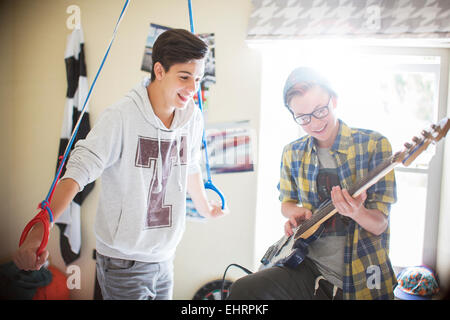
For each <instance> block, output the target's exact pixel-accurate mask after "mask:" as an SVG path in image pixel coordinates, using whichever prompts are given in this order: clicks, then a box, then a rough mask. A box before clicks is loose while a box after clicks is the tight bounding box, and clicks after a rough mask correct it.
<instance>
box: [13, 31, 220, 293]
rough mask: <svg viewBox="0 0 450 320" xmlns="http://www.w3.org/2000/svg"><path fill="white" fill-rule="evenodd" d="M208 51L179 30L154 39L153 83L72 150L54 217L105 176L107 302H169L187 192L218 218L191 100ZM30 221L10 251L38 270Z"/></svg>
mask: <svg viewBox="0 0 450 320" xmlns="http://www.w3.org/2000/svg"><path fill="white" fill-rule="evenodd" d="M207 51H208V47H207V45H206V44H205V43H204V42H203V41H202V40H201V39H199V38H198V37H196V36H195V35H193V34H191V33H190V32H188V31H186V30H182V29H172V30H168V31H166V32H164V33H162V34H161V35H160V36H159V37H158V39H157V40H156V42H155V44H154V47H153V53H152V60H153V67H152V73H151V79H148V78H147V79H144V81H142V82H141V83H139V84H138V85H137V86H136V87H135V88H133V89H132V90H131V91H130V92H129V93H128V94H127V95H126V96H125V97H124V98H122V99H121V100H119V101H118V102H117V103H116V104H114V105H112V106H110V107H109V108H107V109H106V110H105V111H104V112H103V113H102V114H101V116H100V117H99V119H98V121H97V122H96V124H95V126H94V127H93V128H92V130H91V131H90V133H89V134H88V136H87V137H86V139H85V140H80V141H79V142H78V143H77V144H76V146H75V148H74V150H73V151H72V152H71V155H70V158H69V160H68V162H67V168H66V172H65V175H64V176H63V177H62V179H61V180H60V182H59V183H58V185H57V187H56V189H55V193H54V196H53V201H52V203H51V205H50V207H51V210H52V212H53V215H54V219H55V220H56V219H57V218H58V217H59V216H60V215H61V214H62V213H63V212H64V210H65V209H66V207H68V205H69V204H70V202H71V201H72V199H73V198H74V197H75V195H76V194H77V193H78V192H79V191H81V190H83V188H84V186H86V185H87V184H88V183H90V182H92V181H94V180H95V179H97V178H98V177H100V176H101V177H102V184H101V185H102V189H101V193H100V200H99V204H98V209H97V215H96V220H95V234H96V250H97V276H98V281H99V284H100V288H101V290H102V295H103V298H105V299H171V298H172V290H173V257H174V254H175V249H176V246H177V245H178V243H179V241H180V240H181V237H182V234H183V231H184V228H185V217H186V191H187V192H189V194H190V196H191V198H192V200H193V202H194V204H195V206H196V209H197V210H198V212H199V213H200V214H202V215H203V216H205V217H219V216H222V215H223V214H224V212H223V211H222V210H221V207H220V206H218V205H215V204H212V203H210V202H209V201H208V199H207V197H206V193H205V189H204V186H203V179H202V174H201V170H200V165H199V161H200V159H201V153H200V152H201V140H202V134H203V118H202V114H201V111H200V109H199V108H198V107H196V105H195V103H194V102H193V99H192V98H193V96H194V94H195V93H196V92H197V89H198V86H199V84H200V80H201V79H202V77H203V73H204V68H205V61H204V58H205V56H206V53H207ZM42 236H43V225H42V224H37V225H35V227H34V228H33V229H32V231H31V232H30V233H29V235H28V237H27V239H26V240H25V242H24V243H23V244H22V246H20V248H19V249H18V250H17V251H16V252H15V254H14V258H13V260H14V262H15V264H16V265H17V266H18V267H19V268H20V269H23V270H38V269H40V268H41V267H42V265H43V264H44V263H45V261H46V260H47V258H48V254H49V253H48V251H46V250H45V251H44V252H43V253H42V254H41V255H40V256H36V251H37V249H38V247H39V245H40V242H41V239H42Z"/></svg>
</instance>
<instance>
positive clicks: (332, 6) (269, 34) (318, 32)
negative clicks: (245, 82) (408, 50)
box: [247, 0, 450, 41]
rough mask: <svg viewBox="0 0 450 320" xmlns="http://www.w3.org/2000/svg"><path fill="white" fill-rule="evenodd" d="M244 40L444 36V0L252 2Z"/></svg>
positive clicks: (449, 6) (447, 13) (447, 22)
mask: <svg viewBox="0 0 450 320" xmlns="http://www.w3.org/2000/svg"><path fill="white" fill-rule="evenodd" d="M252 4H253V9H252V13H251V15H250V19H249V25H248V32H247V39H248V40H267V39H307V38H333V37H334V38H335V37H339V38H427V39H430V38H431V39H440V40H441V41H442V39H444V40H445V39H449V38H450V1H449V0H252Z"/></svg>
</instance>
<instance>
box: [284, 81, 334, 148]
mask: <svg viewBox="0 0 450 320" xmlns="http://www.w3.org/2000/svg"><path fill="white" fill-rule="evenodd" d="M329 102H330V94H329V93H328V92H327V91H326V90H324V89H323V88H321V87H319V86H317V85H316V86H313V87H311V88H310V89H308V90H307V91H306V92H305V93H304V94H302V95H299V94H297V95H294V96H293V97H292V99H291V100H290V102H289V107H290V109H291V110H292V112H293V114H294V117H298V116H301V115H303V114H309V113H312V112H314V111H315V110H317V109H319V108H321V107H324V106H327V105H328V103H329ZM335 108H336V98H334V97H331V102H330V104H329V106H328V109H329V110H328V111H329V113H328V115H327V116H325V117H324V118H322V119H317V118H315V117H314V116H311V122H310V123H308V124H306V125H302V128H303V130H305V131H306V133H307V134H309V135H311V136H312V137H314V138H315V139H316V140H317V143H318V145H319V147H322V148H329V147H331V146H332V145H333V143H334V140H335V138H336V136H337V133H338V131H339V122H338V119H337V117H336V114H335Z"/></svg>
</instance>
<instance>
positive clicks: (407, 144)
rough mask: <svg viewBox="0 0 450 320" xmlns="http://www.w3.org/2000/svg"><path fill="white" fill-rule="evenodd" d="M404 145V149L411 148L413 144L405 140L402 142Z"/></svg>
mask: <svg viewBox="0 0 450 320" xmlns="http://www.w3.org/2000/svg"><path fill="white" fill-rule="evenodd" d="M404 146H405V148H406V149H411V148H412V147H413V145H412V144H411V143H409V142H406V143H405V144H404Z"/></svg>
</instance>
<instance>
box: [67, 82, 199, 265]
mask: <svg viewBox="0 0 450 320" xmlns="http://www.w3.org/2000/svg"><path fill="white" fill-rule="evenodd" d="M149 81H150V80H149V79H148V78H145V79H144V81H142V83H140V84H138V85H137V86H136V87H135V88H134V89H132V90H131V91H130V92H129V93H128V94H127V95H126V96H125V97H124V98H122V99H121V100H119V101H118V102H117V103H116V104H114V105H112V106H110V107H108V108H107V109H106V110H105V111H104V112H103V113H102V114H101V115H100V117H99V119H98V120H97V122H96V124H95V126H94V127H93V128H92V130H91V131H90V133H89V134H88V136H87V137H86V139H85V140H80V141H78V142H77V144H76V145H75V148H74V150H73V151H72V152H71V154H70V158H69V161H68V163H67V170H66V172H65V175H64V177H63V178H62V179H65V178H72V179H73V180H75V181H76V182H77V183H78V184H79V185H80V189H81V190H82V189H83V188H84V186H85V185H87V184H88V183H90V182H91V181H94V180H95V179H97V178H98V177H100V175H101V176H102V181H101V192H100V200H99V204H98V209H97V215H96V220H95V234H96V239H97V247H96V249H97V251H98V252H99V253H100V254H102V255H105V256H109V257H114V258H121V259H128V260H137V261H144V262H159V261H164V260H167V259H170V258H172V256H173V255H174V253H175V249H176V246H177V245H178V243H179V241H180V239H181V237H182V234H183V231H184V228H185V216H186V214H185V213H186V182H187V175H188V174H193V173H197V172H200V165H199V162H200V159H201V152H200V148H201V139H202V134H203V117H202V114H201V111H200V110H199V108H198V107H196V105H195V104H194V102H193V101H192V100H191V101H190V102H189V103H188V105H187V106H186V107H185V108H184V109H176V111H175V116H174V119H173V122H172V125H171V127H170V128H169V129H168V128H166V127H165V125H164V124H163V123H162V121H161V120H160V119H159V118H158V117H157V116H156V115H155V114H154V112H153V108H152V107H151V105H150V101H149V99H148V95H147V90H146V87H147V86H148V84H149Z"/></svg>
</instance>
